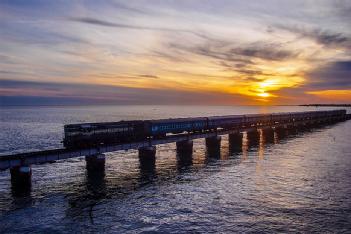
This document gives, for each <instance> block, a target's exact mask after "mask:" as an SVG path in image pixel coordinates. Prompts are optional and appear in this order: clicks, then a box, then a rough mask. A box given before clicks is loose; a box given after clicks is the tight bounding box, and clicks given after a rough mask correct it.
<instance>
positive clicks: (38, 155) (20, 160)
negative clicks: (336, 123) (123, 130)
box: [0, 114, 351, 170]
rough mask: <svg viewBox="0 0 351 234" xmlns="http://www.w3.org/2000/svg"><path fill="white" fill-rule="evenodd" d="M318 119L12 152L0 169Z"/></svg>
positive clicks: (305, 122)
mask: <svg viewBox="0 0 351 234" xmlns="http://www.w3.org/2000/svg"><path fill="white" fill-rule="evenodd" d="M346 119H351V114H348V115H347V116H346ZM315 121H319V120H306V121H299V122H290V123H279V124H273V123H271V124H267V125H260V126H256V127H247V128H240V129H230V130H218V131H217V132H206V133H193V134H183V135H171V136H167V137H166V138H163V139H152V140H146V141H141V142H131V143H126V144H118V145H109V146H101V147H97V148H87V149H74V150H72V149H64V148H60V149H52V150H43V151H37V152H29V153H21V154H13V155H3V156H0V170H6V169H9V168H12V167H16V166H21V165H32V164H43V163H48V162H55V161H57V160H63V159H69V158H75V157H81V156H91V155H96V154H98V153H107V152H114V151H120V150H129V149H139V148H141V147H145V146H150V145H159V144H167V143H172V142H178V141H183V140H193V139H199V138H209V137H214V136H217V135H225V134H232V133H238V132H244V131H250V130H254V129H257V128H265V127H276V128H277V127H282V126H287V125H300V124H309V123H312V122H315Z"/></svg>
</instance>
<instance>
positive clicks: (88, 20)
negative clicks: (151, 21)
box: [69, 17, 193, 33]
mask: <svg viewBox="0 0 351 234" xmlns="http://www.w3.org/2000/svg"><path fill="white" fill-rule="evenodd" d="M69 20H70V21H73V22H79V23H84V24H90V25H95V26H102V27H113V28H125V29H136V30H152V31H166V32H186V33H193V32H192V31H190V30H185V29H173V28H166V27H149V26H140V25H131V24H121V23H114V22H110V21H106V20H101V19H97V18H91V17H71V18H69Z"/></svg>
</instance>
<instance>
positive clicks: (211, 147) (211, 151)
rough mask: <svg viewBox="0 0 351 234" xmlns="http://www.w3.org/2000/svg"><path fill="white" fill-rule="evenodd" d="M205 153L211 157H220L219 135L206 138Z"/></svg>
mask: <svg viewBox="0 0 351 234" xmlns="http://www.w3.org/2000/svg"><path fill="white" fill-rule="evenodd" d="M206 147H207V154H208V156H209V157H211V158H220V156H221V137H220V136H214V137H209V138H206Z"/></svg>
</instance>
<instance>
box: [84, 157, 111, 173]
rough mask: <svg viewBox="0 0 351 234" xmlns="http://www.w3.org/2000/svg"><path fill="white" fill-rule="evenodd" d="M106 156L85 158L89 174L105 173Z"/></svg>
mask: <svg viewBox="0 0 351 234" xmlns="http://www.w3.org/2000/svg"><path fill="white" fill-rule="evenodd" d="M105 160H106V159H105V154H95V155H90V156H85V161H86V168H87V170H88V173H90V172H101V171H105Z"/></svg>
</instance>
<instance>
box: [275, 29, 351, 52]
mask: <svg viewBox="0 0 351 234" xmlns="http://www.w3.org/2000/svg"><path fill="white" fill-rule="evenodd" d="M276 27H277V28H279V29H283V30H286V31H289V32H292V33H295V34H296V35H298V36H299V37H305V38H309V39H312V40H314V41H316V42H317V43H319V44H321V45H323V46H329V47H347V48H349V49H351V38H350V37H348V36H347V35H345V34H343V33H335V32H330V31H327V30H322V29H317V28H315V29H307V28H303V27H297V26H283V25H277V26H276Z"/></svg>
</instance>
